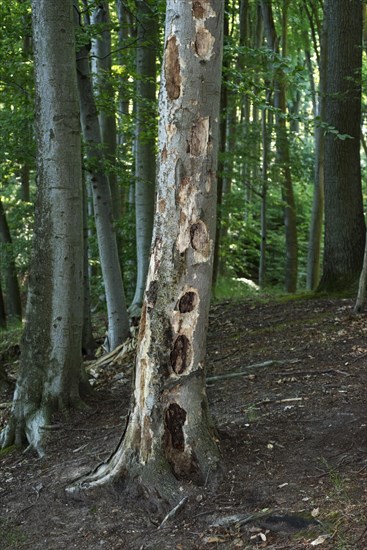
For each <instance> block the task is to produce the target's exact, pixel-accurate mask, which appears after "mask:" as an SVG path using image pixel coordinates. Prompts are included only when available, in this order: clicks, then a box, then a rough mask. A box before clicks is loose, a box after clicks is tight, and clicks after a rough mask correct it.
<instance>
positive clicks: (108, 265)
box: [74, 0, 129, 350]
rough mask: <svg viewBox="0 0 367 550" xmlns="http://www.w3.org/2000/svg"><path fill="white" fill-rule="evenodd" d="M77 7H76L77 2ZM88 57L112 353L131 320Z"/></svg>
mask: <svg viewBox="0 0 367 550" xmlns="http://www.w3.org/2000/svg"><path fill="white" fill-rule="evenodd" d="M74 5H75V8H77V3H76V2H75V0H74ZM76 11H77V10H76ZM76 15H78V14H76ZM76 24H77V25H78V24H79V17H76ZM88 54H89V52H88V47H87V46H83V47H82V48H80V49H79V51H78V53H77V72H78V89H79V98H80V116H81V124H82V129H83V134H84V139H85V142H86V154H87V159H88V164H87V171H88V173H89V177H90V181H91V188H92V196H93V209H94V218H95V225H96V231H97V240H98V250H99V257H100V262H101V269H102V276H103V282H104V287H105V295H106V302H107V316H108V335H107V342H106V347H107V349H108V350H110V349H114V348H116V347H117V346H118V345H119V344H121V343H122V342H123V341H124V340H125V339H126V338H127V336H128V334H129V319H128V314H127V308H126V300H125V292H124V286H123V281H122V275H121V268H120V263H119V255H118V248H117V239H116V230H115V227H114V223H113V214H112V197H111V191H110V186H109V182H108V178H107V175H106V170H105V168H104V155H103V151H102V148H101V132H100V127H99V121H98V113H97V108H96V103H95V99H94V95H93V86H92V80H91V71H90V65H89V55H88Z"/></svg>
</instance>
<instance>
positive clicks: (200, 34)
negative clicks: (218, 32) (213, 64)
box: [195, 27, 215, 61]
mask: <svg viewBox="0 0 367 550" xmlns="http://www.w3.org/2000/svg"><path fill="white" fill-rule="evenodd" d="M214 42H215V38H214V36H213V35H212V34H211V33H210V32H209V31H208V29H204V27H201V28H200V29H198V31H197V33H196V38H195V52H196V53H197V55H198V56H199V57H200V58H201V59H203V60H205V61H209V59H210V58H211V56H212V55H213V46H214Z"/></svg>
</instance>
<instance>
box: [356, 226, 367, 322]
mask: <svg viewBox="0 0 367 550" xmlns="http://www.w3.org/2000/svg"><path fill="white" fill-rule="evenodd" d="M366 286H367V235H366V242H365V246H364V256H363V266H362V270H361V274H360V276H359V284H358V293H357V299H356V303H355V304H354V313H362V312H363V310H364V307H365V305H366Z"/></svg>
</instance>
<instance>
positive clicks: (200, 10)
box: [192, 0, 205, 19]
mask: <svg viewBox="0 0 367 550" xmlns="http://www.w3.org/2000/svg"><path fill="white" fill-rule="evenodd" d="M204 13H205V10H204V7H203V5H202V3H201V2H199V1H198V0H196V1H195V2H193V4H192V14H193V16H194V17H195V19H203V17H204Z"/></svg>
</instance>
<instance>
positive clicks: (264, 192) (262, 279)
mask: <svg viewBox="0 0 367 550" xmlns="http://www.w3.org/2000/svg"><path fill="white" fill-rule="evenodd" d="M270 100H271V91H270V90H268V91H267V93H266V104H267V105H269V106H270ZM272 124H273V116H272V114H271V113H270V111H268V110H267V109H263V111H262V115H261V139H262V188H261V210H260V220H261V230H260V262H259V286H260V288H264V287H265V286H266V247H267V238H268V236H267V199H268V171H269V153H270V136H271V129H272Z"/></svg>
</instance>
